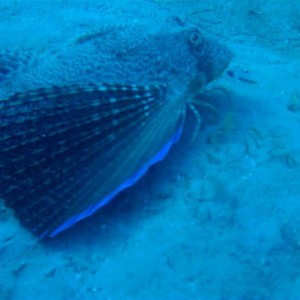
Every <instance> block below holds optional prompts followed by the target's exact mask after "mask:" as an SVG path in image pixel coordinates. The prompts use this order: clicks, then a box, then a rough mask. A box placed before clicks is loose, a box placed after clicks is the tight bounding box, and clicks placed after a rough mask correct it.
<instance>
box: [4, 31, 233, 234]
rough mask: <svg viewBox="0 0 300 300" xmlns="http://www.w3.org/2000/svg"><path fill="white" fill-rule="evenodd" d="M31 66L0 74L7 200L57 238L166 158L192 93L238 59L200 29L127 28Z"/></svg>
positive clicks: (91, 37)
mask: <svg viewBox="0 0 300 300" xmlns="http://www.w3.org/2000/svg"><path fill="white" fill-rule="evenodd" d="M26 58H27V59H23V60H22V61H20V63H18V64H13V65H12V67H10V68H8V67H7V66H6V65H5V63H6V61H11V59H6V58H5V57H4V58H2V69H1V68H0V75H1V76H0V85H2V89H1V93H2V95H1V96H2V98H3V99H4V98H6V100H2V101H0V119H1V123H0V143H1V144H0V196H1V197H2V198H3V199H4V200H5V203H6V205H7V206H9V207H11V208H13V210H14V211H15V215H16V216H17V217H18V218H19V219H20V221H21V223H22V224H24V225H25V226H26V227H27V228H29V229H30V231H32V232H34V233H35V234H37V235H38V236H39V237H44V236H51V237H52V236H55V235H56V234H57V233H59V232H61V231H63V230H65V229H66V228H68V227H71V226H72V225H73V224H75V223H76V222H78V221H79V220H81V219H84V218H86V217H88V216H90V215H91V214H93V213H94V212H95V211H96V210H97V209H99V208H100V207H102V206H103V205H105V204H107V203H108V202H109V201H110V200H111V199H113V198H114V196H115V195H117V194H118V193H119V192H120V191H122V190H124V189H125V188H127V187H129V186H131V185H133V184H134V183H135V182H136V181H137V180H138V179H139V178H141V177H142V176H143V175H144V174H145V173H146V172H147V170H148V169H149V167H151V165H153V164H155V163H156V162H158V161H160V160H162V159H163V158H164V157H165V155H166V154H167V153H168V151H169V149H170V147H171V146H172V145H173V144H174V143H176V142H177V141H178V140H179V138H180V135H181V131H182V128H183V124H184V118H185V110H186V99H187V96H188V93H189V88H190V83H191V82H193V81H194V80H196V79H197V78H199V77H201V78H204V79H205V82H209V81H211V80H213V79H214V78H216V77H217V76H218V75H220V74H221V72H222V71H223V70H224V69H225V68H226V66H227V64H228V63H229V61H230V59H231V53H230V51H229V50H228V49H227V48H226V47H225V46H222V45H220V44H218V43H216V42H213V41H211V40H209V39H206V38H205V37H204V36H203V35H202V33H201V32H200V31H199V30H198V29H197V28H183V27H182V26H180V27H179V28H177V29H173V30H172V31H171V32H164V31H163V32H160V31H158V32H152V31H151V30H150V31H149V30H148V32H147V30H146V29H145V28H144V27H139V26H121V27H108V28H106V29H105V30H104V29H103V30H100V31H99V32H96V33H93V34H87V35H85V36H81V37H78V38H74V39H73V40H72V42H70V43H67V44H66V45H65V46H64V47H61V48H60V49H55V50H53V49H49V51H48V52H47V53H46V54H45V53H43V55H40V54H39V52H37V53H32V54H31V55H30V56H26ZM16 60H17V56H16ZM0 62H1V56H0ZM20 65H21V67H20ZM19 69H22V72H19ZM1 70H2V74H1Z"/></svg>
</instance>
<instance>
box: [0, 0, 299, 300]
mask: <svg viewBox="0 0 300 300" xmlns="http://www.w3.org/2000/svg"><path fill="white" fill-rule="evenodd" d="M299 10H300V2H299V1H297V0H294V1H292V0H290V1H265V2H261V1H236V0H230V1H226V2H225V1H222V0H216V1H200V0H199V1H197V0H191V1H159V0H157V1H150V0H149V1H146V0H144V1H125V0H118V1H109V0H103V1H95V0H82V1H71V0H70V1H68V0H60V1H59V0H55V1H50V0H49V1H21V0H16V1H10V0H3V1H1V3H0V53H4V54H3V55H4V56H0V70H1V63H2V64H3V62H1V57H5V55H6V54H7V52H5V51H6V50H4V49H9V50H10V51H15V50H16V51H18V49H21V48H22V49H31V48H34V49H39V51H40V53H41V56H43V49H47V47H49V45H51V46H53V47H54V48H55V47H58V48H60V47H66V45H68V43H70V41H73V40H76V38H78V37H80V36H84V35H87V34H91V33H92V32H95V29H96V31H98V30H99V28H103V26H105V24H108V23H109V24H111V23H112V22H115V23H116V24H122V23H124V22H127V23H128V22H131V23H132V24H135V23H136V22H138V21H140V20H146V19H147V20H152V21H153V27H154V28H158V27H159V24H160V22H165V20H168V21H167V22H168V24H169V25H172V24H173V23H174V26H175V25H177V26H178V24H182V26H197V27H198V28H200V29H201V31H203V34H204V35H205V36H209V37H212V38H215V39H216V40H218V41H219V42H220V43H223V44H224V45H227V46H228V47H229V48H230V49H231V51H232V52H233V54H234V57H233V59H232V62H231V63H230V65H229V66H228V68H227V69H226V70H225V71H224V73H223V74H222V75H221V76H220V77H219V78H217V79H216V80H215V81H213V82H212V83H210V84H209V85H208V86H205V88H204V91H203V92H202V93H201V95H200V96H199V99H200V100H201V101H202V102H201V103H200V104H199V105H198V106H197V108H198V111H199V115H200V119H201V121H202V124H201V129H200V130H199V132H198V133H197V135H196V139H195V140H194V141H193V142H191V141H190V138H191V136H193V133H194V130H196V129H197V125H195V124H196V123H197V120H196V119H197V117H196V116H195V114H193V113H192V112H191V111H188V114H187V122H186V124H185V127H184V129H183V133H182V136H181V138H180V141H179V143H178V144H177V145H175V146H173V147H172V148H171V149H169V148H170V146H171V144H173V143H174V142H175V140H177V138H178V137H179V136H180V134H179V133H178V132H177V133H176V134H175V133H174V136H173V138H172V139H170V141H169V143H168V144H167V145H165V147H164V148H163V149H162V150H161V152H159V153H158V155H157V156H156V157H154V158H153V160H151V163H150V164H152V163H153V162H157V161H158V160H160V159H163V160H162V161H161V162H158V163H157V164H156V165H155V166H154V167H152V168H150V170H148V172H145V171H146V170H145V169H142V170H141V172H140V173H139V174H138V175H136V176H135V177H133V178H130V179H129V181H128V182H127V183H126V185H127V184H129V185H131V184H132V183H133V181H135V180H136V179H138V178H137V177H141V179H139V181H138V182H137V183H136V184H135V185H133V186H132V187H130V188H129V189H126V190H125V191H123V192H122V193H121V194H120V195H118V196H116V197H115V198H114V201H111V202H110V203H109V204H108V205H107V206H105V207H103V208H101V209H100V210H99V212H97V213H95V214H94V215H93V216H92V217H90V218H88V219H86V220H84V221H82V222H80V223H78V224H77V225H76V226H73V227H72V228H69V229H68V230H66V231H64V232H63V233H61V234H59V235H57V236H55V237H54V238H52V239H49V240H46V241H39V240H37V238H36V237H34V236H32V235H31V234H30V233H29V232H28V231H27V230H26V229H25V228H23V227H22V225H21V224H19V222H18V220H17V218H15V217H14V215H13V212H12V211H11V210H10V209H8V208H6V207H5V205H4V202H3V203H2V202H1V210H0V270H1V271H0V299H9V300H10V299H13V300H29V299H38V300H40V299H41V300H42V299H55V300H56V299H57V300H68V299H80V300H81V299H91V300H98V299H101V300H102V299H107V300H108V299H111V300H115V299H116V300H118V299H126V300H127V299H128V300H131V299H149V300H150V299H195V300H196V299H198V300H199V299H205V300H206V299H207V300H220V299H225V300H227V299H234V300H235V299H236V300H238V299H243V300H244V299H245V300H250V299H251V300H252V299H255V300H257V299H276V300H277V299H280V300H281V299H286V300H298V299H300V271H299V265H300V218H299V211H300V201H299V199H300V192H299V179H300V142H299V130H300V88H299V82H300V81H299V79H300V59H299V58H300V45H299V40H300V37H299V26H300V23H299V16H298V15H297V13H298V12H299ZM279 15H280V18H279V17H278V16H279ZM5 53H6V54H5ZM162 55H163V54H162ZM44 59H45V61H46V60H47V57H44ZM3 72H4V71H3ZM1 80H2V79H1V77H0V88H1V90H0V94H1V95H6V92H7V90H9V89H10V86H5V85H3V84H1ZM16 92H17V91H16ZM198 122H199V120H198ZM169 150H170V151H169ZM167 152H168V153H167ZM166 153H167V155H166V156H165V154H166ZM148 167H149V164H147V165H146V166H145V168H147V169H148ZM144 173H146V174H144ZM118 188H119V187H116V189H118ZM67 225H69V224H67Z"/></svg>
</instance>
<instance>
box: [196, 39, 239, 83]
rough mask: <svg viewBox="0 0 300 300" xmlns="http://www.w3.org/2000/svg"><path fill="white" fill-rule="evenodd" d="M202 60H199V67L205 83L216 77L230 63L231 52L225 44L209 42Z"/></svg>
mask: <svg viewBox="0 0 300 300" xmlns="http://www.w3.org/2000/svg"><path fill="white" fill-rule="evenodd" d="M207 53H209V54H208V55H207V56H206V57H205V59H204V61H202V62H200V64H199V69H202V70H201V71H202V73H204V74H205V77H206V84H207V83H209V82H211V81H213V80H214V79H217V78H218V77H220V76H221V75H222V73H223V72H224V71H225V70H226V69H227V67H228V65H229V64H230V62H231V60H232V58H233V53H232V51H231V50H230V49H229V48H228V47H227V46H225V45H221V44H219V43H216V42H209V43H208V49H207Z"/></svg>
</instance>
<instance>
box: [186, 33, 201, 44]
mask: <svg viewBox="0 0 300 300" xmlns="http://www.w3.org/2000/svg"><path fill="white" fill-rule="evenodd" d="M189 40H190V42H191V43H192V44H193V45H195V46H198V45H200V44H202V42H203V36H202V35H201V33H200V32H199V31H193V32H191V33H190V35H189Z"/></svg>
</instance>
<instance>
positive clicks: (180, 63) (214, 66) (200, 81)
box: [171, 27, 233, 92]
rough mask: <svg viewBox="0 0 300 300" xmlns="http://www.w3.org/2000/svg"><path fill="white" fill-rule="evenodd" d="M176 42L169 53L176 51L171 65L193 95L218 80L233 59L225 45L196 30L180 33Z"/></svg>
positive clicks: (185, 30)
mask: <svg viewBox="0 0 300 300" xmlns="http://www.w3.org/2000/svg"><path fill="white" fill-rule="evenodd" d="M174 42H175V41H174ZM175 43H177V46H176V47H174V48H173V49H174V50H173V49H172V50H171V51H176V53H174V54H173V57H174V56H175V57H176V59H173V64H176V69H177V72H180V73H181V75H180V76H179V77H180V79H181V80H182V81H181V82H184V84H185V85H186V86H188V87H192V89H193V90H192V91H195V92H196V89H198V90H199V89H200V90H201V89H203V87H204V86H205V85H206V84H208V83H209V82H211V81H213V80H214V79H217V78H218V77H219V76H220V75H221V74H222V73H223V71H224V70H225V69H226V68H227V66H228V65H229V63H230V61H231V59H232V57H233V55H232V52H231V51H230V50H229V48H228V47H227V46H226V45H223V44H221V43H219V42H217V41H215V40H213V39H212V38H209V37H206V36H205V35H204V34H203V33H202V32H201V31H200V30H199V29H198V28H197V27H190V28H185V29H183V30H181V31H179V32H178V34H177V36H176V42H175ZM179 45H180V46H179ZM174 46H175V45H174Z"/></svg>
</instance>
